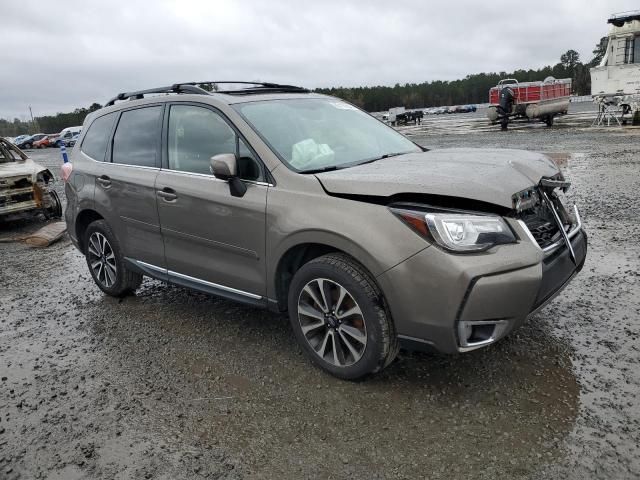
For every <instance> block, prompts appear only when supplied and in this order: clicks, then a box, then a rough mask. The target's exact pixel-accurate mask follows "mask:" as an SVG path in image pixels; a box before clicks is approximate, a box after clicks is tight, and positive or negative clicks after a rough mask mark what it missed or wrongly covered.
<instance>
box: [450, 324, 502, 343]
mask: <svg viewBox="0 0 640 480" xmlns="http://www.w3.org/2000/svg"><path fill="white" fill-rule="evenodd" d="M507 325H508V322H507V321H506V320H486V321H475V322H468V321H462V322H460V323H459V324H458V337H459V339H460V346H461V347H462V348H476V347H482V346H484V345H488V344H490V343H493V342H495V341H496V340H497V339H498V338H500V337H501V336H502V334H503V333H504V331H505V330H506V328H507Z"/></svg>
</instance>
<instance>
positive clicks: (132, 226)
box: [82, 105, 165, 269]
mask: <svg viewBox="0 0 640 480" xmlns="http://www.w3.org/2000/svg"><path fill="white" fill-rule="evenodd" d="M163 112H164V106H163V105H151V106H144V107H139V108H133V109H129V110H124V111H122V112H121V113H120V114H119V117H118V119H117V121H116V125H115V128H114V133H113V138H112V140H111V142H110V144H109V146H108V150H107V154H106V161H105V162H102V163H100V164H98V165H97V168H96V172H95V175H96V178H95V202H96V208H97V209H98V211H99V212H100V213H102V214H103V215H104V216H105V219H106V220H107V222H108V223H109V225H110V226H111V227H112V229H113V230H114V231H115V234H116V236H117V238H118V240H119V242H120V244H121V246H122V248H123V249H124V254H125V256H126V257H129V258H130V259H132V260H137V261H141V262H144V263H147V264H150V266H151V267H157V268H159V269H164V268H165V267H164V244H163V241H162V236H161V234H160V224H159V219H158V209H157V206H156V192H155V182H156V177H157V176H158V172H159V171H160V145H161V137H162V134H161V133H162V116H163ZM89 134H90V132H87V135H86V136H85V139H84V140H83V147H84V144H85V143H86V138H87V137H88V136H89ZM83 147H82V148H83Z"/></svg>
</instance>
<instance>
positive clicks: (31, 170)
mask: <svg viewBox="0 0 640 480" xmlns="http://www.w3.org/2000/svg"><path fill="white" fill-rule="evenodd" d="M45 170H46V171H48V170H47V169H46V168H44V167H43V166H41V165H38V164H37V163H36V162H34V161H33V160H31V159H27V160H18V161H15V162H7V163H1V162H0V178H2V177H17V176H18V175H31V176H35V175H37V174H38V173H40V172H44V171H45Z"/></svg>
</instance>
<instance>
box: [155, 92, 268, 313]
mask: <svg viewBox="0 0 640 480" xmlns="http://www.w3.org/2000/svg"><path fill="white" fill-rule="evenodd" d="M169 108H170V109H169V115H168V119H166V120H165V130H166V132H167V133H166V139H165V142H163V143H164V145H165V147H166V160H165V162H166V164H165V165H163V166H164V167H167V168H163V169H162V170H161V171H160V173H159V174H158V177H157V180H156V194H157V196H158V197H157V200H158V213H159V216H160V226H161V231H162V237H163V239H164V246H165V258H166V265H167V269H168V270H169V272H168V273H169V277H170V279H171V280H172V281H176V282H177V283H184V284H186V285H189V286H195V287H198V286H201V287H202V289H203V290H211V291H213V292H214V293H221V294H225V293H226V294H229V295H230V296H232V297H240V299H245V300H248V301H251V300H254V301H257V300H260V298H261V297H263V296H264V295H265V293H266V292H265V216H266V202H267V190H268V188H269V187H268V185H267V184H266V183H265V182H264V181H262V180H263V179H264V174H265V173H264V172H265V169H264V166H263V164H262V162H261V161H260V160H259V159H258V158H257V157H256V155H255V154H254V153H253V151H251V150H250V149H249V148H248V147H247V144H246V143H245V142H244V140H243V139H242V138H241V137H239V135H238V134H237V133H236V131H235V130H234V129H233V128H231V126H230V125H229V123H227V120H226V119H225V118H224V117H223V116H222V115H221V114H220V113H219V112H217V111H216V110H214V109H212V108H209V107H207V106H204V105H194V104H174V105H171V106H170V107H169ZM219 153H235V154H236V155H237V156H238V157H239V165H240V176H241V178H244V179H245V180H246V183H247V192H246V194H245V195H244V196H243V197H233V196H231V194H230V193H229V184H228V183H227V182H225V181H222V180H218V179H216V178H215V177H214V176H213V175H211V173H210V169H209V165H210V162H209V161H210V158H211V157H212V156H213V155H216V154H219Z"/></svg>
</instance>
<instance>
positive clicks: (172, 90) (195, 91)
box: [105, 81, 322, 107]
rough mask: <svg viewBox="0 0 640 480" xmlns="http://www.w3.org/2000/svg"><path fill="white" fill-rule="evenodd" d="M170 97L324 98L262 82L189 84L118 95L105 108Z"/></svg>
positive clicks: (243, 99) (239, 99)
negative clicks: (183, 95)
mask: <svg viewBox="0 0 640 480" xmlns="http://www.w3.org/2000/svg"><path fill="white" fill-rule="evenodd" d="M221 84H222V85H227V84H232V85H243V86H244V85H246V87H243V88H233V89H229V90H218V88H219V86H220V85H221ZM207 85H208V86H210V88H213V89H214V90H212V91H209V90H206V89H205V88H203V87H204V86H207ZM162 94H165V95H170V94H186V95H207V96H215V97H216V98H218V99H220V100H223V101H224V102H225V103H228V104H233V103H242V102H247V101H255V100H256V97H259V98H260V100H274V99H282V98H292V97H298V96H299V95H300V94H306V96H308V95H309V94H311V96H318V97H320V96H322V95H319V94H312V92H311V91H310V90H307V89H306V88H303V87H296V86H293V85H280V84H277V83H261V82H245V81H234V82H231V81H224V82H189V83H174V84H173V85H171V86H167V87H158V88H152V89H148V90H138V91H134V92H123V93H119V94H118V95H116V96H115V97H114V98H112V99H111V100H109V101H108V102H107V103H106V104H105V107H110V106H112V105H115V104H116V102H119V101H125V100H129V101H133V100H141V99H143V98H149V97H147V96H148V95H154V96H153V97H151V98H153V99H154V100H156V101H157V100H158V98H159V97H158V96H157V95H162ZM160 98H163V97H160Z"/></svg>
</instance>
